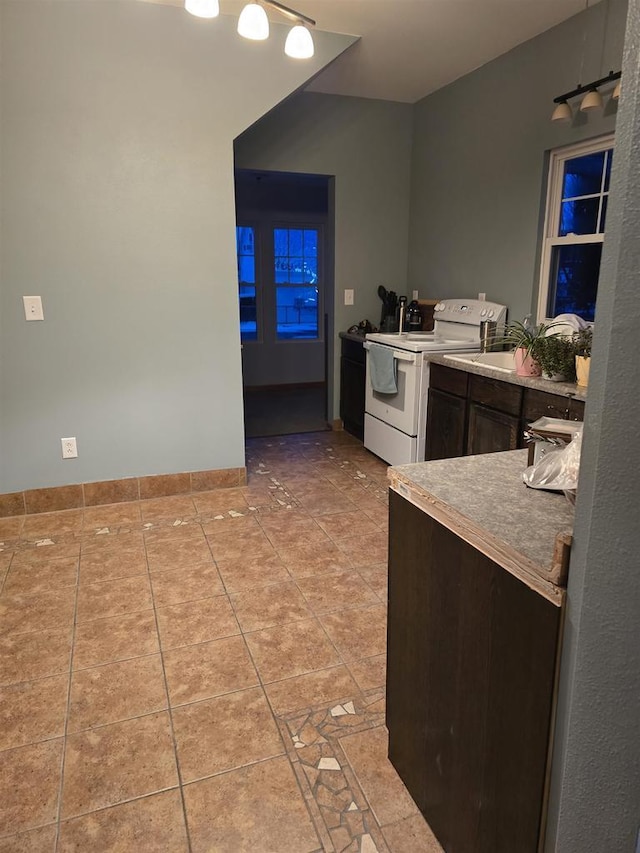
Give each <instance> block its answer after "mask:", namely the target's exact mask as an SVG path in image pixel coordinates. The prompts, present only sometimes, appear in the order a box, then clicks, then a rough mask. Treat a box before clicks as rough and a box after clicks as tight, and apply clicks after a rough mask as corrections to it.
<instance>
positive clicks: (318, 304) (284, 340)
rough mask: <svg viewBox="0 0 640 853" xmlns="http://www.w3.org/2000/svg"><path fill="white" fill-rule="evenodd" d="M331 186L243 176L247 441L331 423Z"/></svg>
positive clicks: (239, 185)
mask: <svg viewBox="0 0 640 853" xmlns="http://www.w3.org/2000/svg"><path fill="white" fill-rule="evenodd" d="M329 182H330V178H329V177H327V176H323V175H301V174H291V173H283V172H256V171H253V170H237V171H236V175H235V189H236V238H237V257H238V287H239V299H240V333H241V340H242V372H243V392H244V394H243V395H244V409H245V433H246V436H247V437H248V438H255V437H262V436H270V435H287V434H291V433H297V432H317V431H319V430H326V429H330V426H329V424H328V420H327V401H328V394H327V376H328V341H329V338H330V329H332V328H333V317H332V314H333V298H332V297H333V275H332V272H333V270H332V264H331V262H330V259H331V258H332V256H333V251H332V250H333V245H332V244H333V239H332V236H331V235H332V229H331V228H330V227H329Z"/></svg>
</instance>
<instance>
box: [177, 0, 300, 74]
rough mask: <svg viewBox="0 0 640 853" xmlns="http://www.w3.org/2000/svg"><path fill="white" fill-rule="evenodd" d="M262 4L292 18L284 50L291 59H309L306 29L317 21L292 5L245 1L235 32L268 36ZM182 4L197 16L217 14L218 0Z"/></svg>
mask: <svg viewBox="0 0 640 853" xmlns="http://www.w3.org/2000/svg"><path fill="white" fill-rule="evenodd" d="M265 6H269V7H271V8H272V9H275V10H276V11H277V12H279V13H280V14H281V15H284V16H285V17H286V18H289V19H290V20H293V21H295V22H296V23H295V26H294V27H293V28H292V29H291V31H290V32H289V35H288V36H287V41H286V43H285V47H284V52H285V53H286V54H287V56H290V57H292V58H293V59H310V58H311V57H312V56H313V52H314V47H313V38H312V37H311V33H310V31H309V28H310V27H315V25H316V22H315V21H314V20H313V19H312V18H308V17H307V16H306V15H303V14H302V13H301V12H296V10H295V9H290V8H289V7H288V6H283V5H282V3H277V2H276V0H259V1H258V2H252V3H248V4H247V5H246V6H245V7H244V9H243V10H242V12H241V13H240V17H239V18H238V33H239V34H240V35H241V36H243V37H244V38H246V39H251V40H252V41H262V40H264V39H266V38H268V37H269V19H268V18H267V13H266V11H265V8H264V7H265ZM184 8H185V9H186V10H187V12H190V13H191V14H192V15H196V17H198V18H216V17H217V16H218V15H219V14H220V7H219V0H185V2H184Z"/></svg>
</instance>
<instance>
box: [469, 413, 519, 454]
mask: <svg viewBox="0 0 640 853" xmlns="http://www.w3.org/2000/svg"><path fill="white" fill-rule="evenodd" d="M520 446H521V437H520V418H519V417H516V416H515V415H507V414H505V412H497V411H495V409H489V408H487V407H486V406H481V405H480V404H479V403H473V402H472V403H471V404H470V405H469V432H468V434H467V454H469V455H470V456H471V455H475V454H477V453H497V452H499V451H501V450H516V449H517V448H518V447H520Z"/></svg>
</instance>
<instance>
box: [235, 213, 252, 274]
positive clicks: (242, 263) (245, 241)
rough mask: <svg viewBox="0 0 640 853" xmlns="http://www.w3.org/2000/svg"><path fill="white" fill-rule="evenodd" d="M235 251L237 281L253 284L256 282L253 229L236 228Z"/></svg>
mask: <svg viewBox="0 0 640 853" xmlns="http://www.w3.org/2000/svg"><path fill="white" fill-rule="evenodd" d="M236 250H237V256H238V281H239V282H250V283H252V284H253V283H254V282H255V280H256V258H255V244H254V235H253V228H247V227H245V226H238V227H237V228H236Z"/></svg>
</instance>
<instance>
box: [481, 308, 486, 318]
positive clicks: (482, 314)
mask: <svg viewBox="0 0 640 853" xmlns="http://www.w3.org/2000/svg"><path fill="white" fill-rule="evenodd" d="M480 316H481V317H486V316H487V309H486V308H483V309H482V311H481V312H480Z"/></svg>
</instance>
